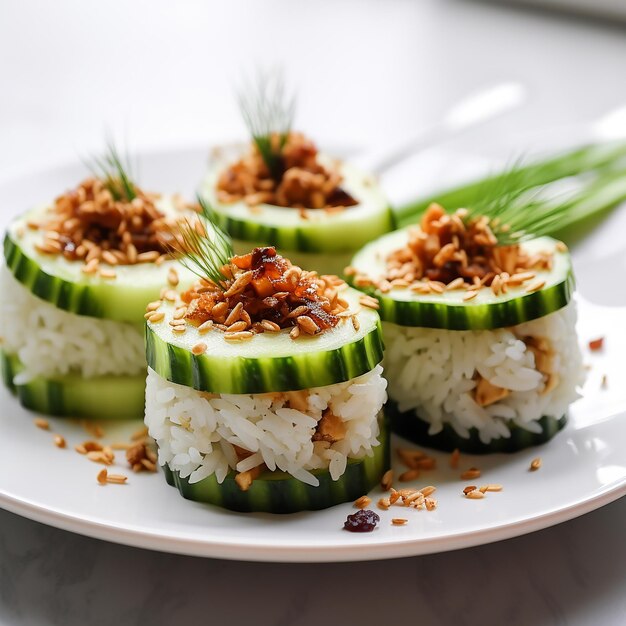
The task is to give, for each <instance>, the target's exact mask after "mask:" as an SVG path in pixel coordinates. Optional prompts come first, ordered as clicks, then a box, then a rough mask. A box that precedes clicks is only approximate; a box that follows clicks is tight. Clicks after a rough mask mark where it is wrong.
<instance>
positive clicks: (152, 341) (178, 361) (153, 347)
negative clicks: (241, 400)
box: [146, 321, 384, 394]
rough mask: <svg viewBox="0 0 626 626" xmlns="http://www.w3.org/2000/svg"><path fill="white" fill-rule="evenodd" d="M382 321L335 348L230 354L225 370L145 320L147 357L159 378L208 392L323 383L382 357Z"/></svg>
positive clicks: (272, 389)
mask: <svg viewBox="0 0 626 626" xmlns="http://www.w3.org/2000/svg"><path fill="white" fill-rule="evenodd" d="M383 350H384V345H383V341H382V330H381V325H380V321H378V322H377V324H376V327H375V329H374V330H373V331H372V332H370V333H368V334H367V335H365V336H364V337H363V338H362V339H359V340H358V341H354V342H352V343H348V344H346V345H344V346H341V347H339V348H337V349H335V350H330V351H324V352H307V353H303V354H298V353H296V354H294V355H293V356H286V357H273V358H259V359H249V358H233V359H231V361H233V362H234V363H233V365H229V373H228V374H229V375H227V376H226V375H225V372H224V367H223V366H222V367H220V363H219V361H217V362H216V360H215V359H211V357H210V355H207V356H205V355H200V356H196V355H194V354H192V353H191V352H190V351H189V350H186V349H184V348H180V347H177V346H174V345H172V344H170V343H168V342H167V341H165V340H163V339H161V338H160V337H159V336H158V335H157V334H156V333H155V332H154V331H153V330H152V329H151V328H150V327H149V326H148V325H146V359H147V361H148V366H149V367H150V368H152V369H153V370H154V371H155V372H156V373H157V374H158V375H159V376H161V378H165V379H166V380H169V381H170V382H173V383H177V384H179V385H185V386H186V387H193V388H194V389H197V390H198V391H207V392H211V393H233V394H243V393H271V392H279V391H297V390H299V389H311V388H313V387H324V386H326V385H334V384H336V383H341V382H345V381H348V380H352V379H353V378H357V377H358V376H361V375H363V374H366V373H367V372H369V371H371V370H372V369H374V367H376V365H378V364H379V363H380V362H381V361H382V358H383Z"/></svg>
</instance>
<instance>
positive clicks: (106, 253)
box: [102, 250, 117, 265]
mask: <svg viewBox="0 0 626 626" xmlns="http://www.w3.org/2000/svg"><path fill="white" fill-rule="evenodd" d="M102 260H103V261H104V262H105V263H108V264H109V265H117V257H116V256H115V255H114V254H113V253H112V252H111V251H110V250H103V251H102Z"/></svg>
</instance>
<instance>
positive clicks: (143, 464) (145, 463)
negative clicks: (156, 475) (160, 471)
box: [126, 441, 157, 472]
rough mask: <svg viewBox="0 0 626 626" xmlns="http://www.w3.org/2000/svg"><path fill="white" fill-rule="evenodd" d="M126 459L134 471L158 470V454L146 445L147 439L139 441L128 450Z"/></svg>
mask: <svg viewBox="0 0 626 626" xmlns="http://www.w3.org/2000/svg"><path fill="white" fill-rule="evenodd" d="M126 460H127V461H128V464H129V465H130V467H131V468H132V469H133V471H134V472H141V471H143V470H147V471H149V472H156V471H157V466H156V461H157V455H156V453H155V452H154V451H153V450H152V449H151V448H150V447H149V446H148V445H146V443H145V441H138V442H137V443H135V444H133V445H132V446H130V447H129V448H127V450H126Z"/></svg>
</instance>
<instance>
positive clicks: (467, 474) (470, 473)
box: [461, 467, 480, 480]
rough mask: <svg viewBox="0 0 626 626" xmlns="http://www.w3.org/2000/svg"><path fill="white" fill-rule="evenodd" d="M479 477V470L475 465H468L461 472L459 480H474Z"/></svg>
mask: <svg viewBox="0 0 626 626" xmlns="http://www.w3.org/2000/svg"><path fill="white" fill-rule="evenodd" d="M474 478H480V470H479V469H478V468H477V467H470V468H469V469H468V470H465V471H464V472H463V473H462V474H461V480H474Z"/></svg>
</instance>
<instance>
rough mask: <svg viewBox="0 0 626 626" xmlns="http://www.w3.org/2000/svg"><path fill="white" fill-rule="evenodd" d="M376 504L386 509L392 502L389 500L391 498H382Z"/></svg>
mask: <svg viewBox="0 0 626 626" xmlns="http://www.w3.org/2000/svg"><path fill="white" fill-rule="evenodd" d="M376 506H378V508H379V509H382V510H383V511H386V510H387V509H388V508H389V507H390V506H391V504H390V502H389V498H381V499H380V500H379V501H378V502H377V503H376Z"/></svg>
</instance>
